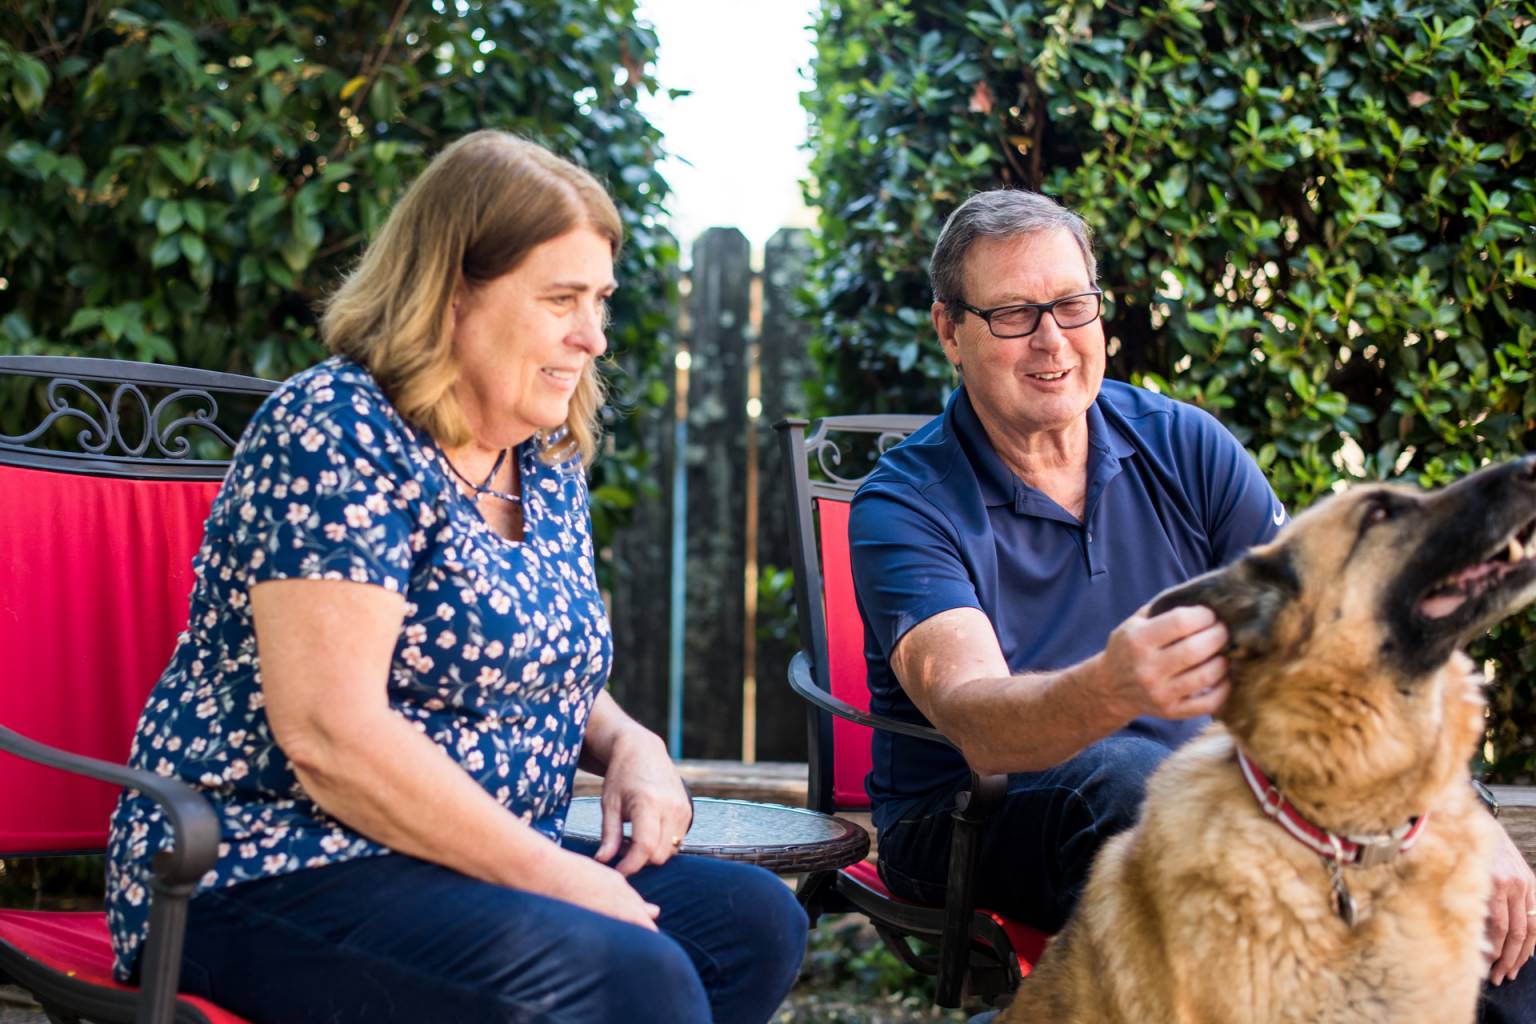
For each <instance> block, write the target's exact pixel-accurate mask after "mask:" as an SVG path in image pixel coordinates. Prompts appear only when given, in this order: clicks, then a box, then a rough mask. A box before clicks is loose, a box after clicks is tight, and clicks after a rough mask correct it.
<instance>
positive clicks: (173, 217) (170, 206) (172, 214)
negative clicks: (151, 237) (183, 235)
mask: <svg viewBox="0 0 1536 1024" xmlns="http://www.w3.org/2000/svg"><path fill="white" fill-rule="evenodd" d="M184 222H185V221H184V218H183V217H182V215H181V204H180V203H178V202H177V201H176V200H174V199H172V200H168V201H166V202H163V203H161V204H160V212H159V213H158V214H156V215H155V230H156V231H158V232H160V233H161V234H162V235H174V234H175V233H176V232H177V231H178V230H179V229H180V228H181V225H182V224H183V223H184Z"/></svg>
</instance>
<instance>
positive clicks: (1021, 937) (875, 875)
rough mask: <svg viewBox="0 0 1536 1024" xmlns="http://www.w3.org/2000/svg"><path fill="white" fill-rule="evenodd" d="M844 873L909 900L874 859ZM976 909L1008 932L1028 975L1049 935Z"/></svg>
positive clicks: (1023, 972) (1022, 973)
mask: <svg viewBox="0 0 1536 1024" xmlns="http://www.w3.org/2000/svg"><path fill="white" fill-rule="evenodd" d="M843 873H844V874H846V875H848V876H849V877H851V878H852V879H854V881H856V882H858V883H859V884H860V885H863V886H865V887H866V888H869V889H873V890H874V891H875V892H878V893H879V894H880V895H881V896H884V897H885V898H886V899H888V900H890V901H891V902H892V903H907V904H912V901H911V900H904V899H902V898H901V897H900V896H893V895H891V890H889V889H887V888H886V887H885V883H884V882H883V881H881V880H880V873H879V871H877V870H876V869H875V865H874V862H873V861H867V860H861V861H859V862H858V863H857V864H850V865H848V866H847V867H846V868H843ZM913 905H915V904H913ZM977 913H981V914H986V915H987V916H988V917H990V918H991V919H992V920H994V921H996V922H997V923H998V925H999V926H1000V927H1001V928H1002V929H1003V933H1004V934H1005V935H1007V936H1008V942H1009V944H1010V945H1011V946H1013V952H1014V955H1015V956H1017V957H1018V959H1019V976H1020V977H1028V975H1029V972H1030V971H1031V970H1033V969H1034V966H1035V964H1037V963H1039V962H1040V954H1041V953H1042V952H1043V951H1044V950H1045V943H1046V941H1047V940H1048V939H1049V938H1050V936H1049V935H1047V934H1046V933H1045V932H1042V931H1040V930H1039V929H1037V928H1031V927H1030V926H1029V925H1027V924H1021V923H1019V922H1018V921H1013V920H1010V919H1008V918H1006V917H1004V916H1003V915H1002V914H999V913H997V912H996V911H993V910H982V909H980V908H977Z"/></svg>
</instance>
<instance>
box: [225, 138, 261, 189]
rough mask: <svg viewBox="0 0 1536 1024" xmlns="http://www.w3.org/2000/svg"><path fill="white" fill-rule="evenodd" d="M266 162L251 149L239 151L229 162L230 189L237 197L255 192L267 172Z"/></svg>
mask: <svg viewBox="0 0 1536 1024" xmlns="http://www.w3.org/2000/svg"><path fill="white" fill-rule="evenodd" d="M266 167H267V165H266V161H265V160H263V159H261V157H259V156H257V155H256V154H255V153H253V152H251V151H250V150H249V149H237V150H235V152H234V154H233V155H232V156H231V157H230V160H229V187H230V188H232V189H234V191H235V194H236V195H237V196H243V195H245V194H246V193H247V192H250V191H252V190H254V188H255V186H256V184H257V183H258V182H260V181H261V177H262V174H263V173H264V172H265V171H266Z"/></svg>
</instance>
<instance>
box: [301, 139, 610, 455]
mask: <svg viewBox="0 0 1536 1024" xmlns="http://www.w3.org/2000/svg"><path fill="white" fill-rule="evenodd" d="M580 227H588V228H591V229H592V230H593V231H596V232H597V233H598V234H600V235H602V236H603V237H605V238H607V239H608V241H609V242H610V243H611V244H612V246H613V253H614V255H618V251H619V246H620V244H621V243H622V242H623V240H624V229H623V225H622V224H621V222H620V220H619V211H618V210H617V209H616V208H615V207H614V205H613V200H612V199H610V198H609V196H608V193H607V191H606V190H605V189H604V188H603V186H602V185H601V184H599V183H598V181H597V179H596V178H594V177H593V176H592V175H591V174H590V173H588V172H587V171H585V170H583V169H582V168H580V167H577V166H576V165H575V164H573V163H571V162H570V161H569V160H565V159H562V158H561V157H558V156H556V155H555V154H553V153H551V152H550V151H549V150H547V149H545V148H544V147H543V146H540V145H538V144H537V143H534V142H530V141H528V140H527V139H524V138H520V137H518V136H516V135H513V134H511V133H510V132H501V131H478V132H475V133H473V134H471V135H466V136H465V137H464V138H462V139H459V140H458V141H457V142H455V143H453V144H452V145H450V146H448V147H447V148H446V149H444V150H443V151H442V152H441V153H439V154H438V155H437V156H436V157H435V158H434V159H433V160H432V162H431V163H430V164H428V165H427V169H426V170H425V171H423V172H422V174H421V177H419V178H417V179H416V181H415V182H414V183H413V184H412V185H411V187H410V188H409V189H407V190H406V193H405V195H404V196H403V197H402V198H401V199H400V202H399V203H398V204H396V206H395V208H394V210H393V211H392V212H391V213H390V215H389V219H388V220H387V221H386V222H385V224H384V227H383V228H382V229H381V230H380V231H379V233H378V236H377V237H376V238H374V239H373V241H372V242H371V243H370V244H369V246H368V249H367V251H366V252H364V253H363V257H362V259H361V260H360V261H359V262H358V264H357V266H356V268H354V269H353V271H352V272H351V273H350V274H349V275H348V276H347V278H346V280H345V281H343V282H342V284H341V286H340V287H339V288H337V289H336V292H335V293H334V294H333V295H331V297H330V298H329V299H328V300H327V301H326V303H325V312H324V314H323V315H322V317H321V320H320V336H321V338H322V339H323V340H324V342H325V345H326V347H327V348H328V349H330V350H331V351H332V352H335V353H337V354H339V355H344V356H347V357H349V358H351V359H353V360H356V361H357V362H359V363H361V364H362V365H363V366H365V367H367V368H368V372H369V373H371V374H372V375H373V378H374V380H376V381H378V384H379V387H380V388H382V389H383V391H384V393H385V394H386V395H388V396H389V400H390V401H391V402H393V403H394V406H395V408H396V409H398V410H399V412H400V414H401V415H402V416H404V417H405V418H406V419H407V420H409V421H411V422H412V423H413V424H415V425H416V426H418V427H420V428H421V429H423V430H425V431H426V432H427V433H429V434H431V435H432V437H433V438H434V439H436V440H437V442H438V443H439V444H442V445H444V446H447V447H452V446H455V445H461V444H464V443H466V442H467V441H469V439H470V430H469V423H468V421H467V420H466V418H465V415H464V411H463V409H462V408H461V407H460V405H459V402H458V400H457V399H456V398H455V397H454V394H453V387H454V385H455V384H456V383H457V382H458V379H459V365H458V361H457V360H456V359H455V358H454V354H453V337H452V332H451V330H450V329H449V325H450V322H451V316H452V311H453V299H454V295H455V293H456V292H457V291H458V289H459V288H460V287H461V286H462V285H466V284H467V285H478V284H484V283H486V282H488V281H491V280H493V279H495V278H497V277H500V276H501V275H502V274H505V273H507V272H509V271H511V270H515V269H516V268H517V266H518V265H519V264H520V263H521V262H522V261H523V259H524V258H525V257H526V256H527V255H528V253H529V252H531V251H532V250H533V249H534V248H536V247H537V246H539V245H542V244H543V243H545V242H547V241H549V240H550V239H552V238H558V237H559V236H561V235H563V234H565V233H566V232H568V231H571V230H574V229H576V228H580ZM602 402H603V382H602V377H601V376H600V375H599V373H598V371H597V367H596V366H595V365H594V364H592V363H590V362H589V363H588V364H587V367H586V369H585V370H583V371H582V375H581V381H580V382H579V383H578V384H577V386H576V392H575V394H574V395H572V397H571V407H570V412H569V413H568V415H567V417H566V422H565V427H564V429H563V430H556V431H553V432H551V434H550V435H549V436H548V437H546V438H545V441H546V445H545V449H544V451H543V453H542V454H543V457H544V459H545V461H547V462H551V463H553V462H563V461H565V460H567V459H569V458H570V457H571V456H572V455H576V454H578V453H579V454H580V456H581V460H582V462H583V463H590V462H591V459H592V455H593V453H594V452H595V451H596V449H597V442H598V436H599V433H600V426H599V422H598V411H599V409H600V408H601V406H602Z"/></svg>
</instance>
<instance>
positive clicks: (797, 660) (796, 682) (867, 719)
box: [789, 651, 954, 747]
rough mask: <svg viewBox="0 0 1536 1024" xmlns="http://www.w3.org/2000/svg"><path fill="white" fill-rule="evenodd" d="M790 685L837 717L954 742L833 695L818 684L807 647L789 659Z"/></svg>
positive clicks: (931, 730)
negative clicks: (806, 651) (805, 650)
mask: <svg viewBox="0 0 1536 1024" xmlns="http://www.w3.org/2000/svg"><path fill="white" fill-rule="evenodd" d="M789 685H790V688H791V689H793V690H794V691H795V692H796V693H798V694H799V695H800V697H801V698H802V699H803V700H806V701H809V702H810V703H812V704H814V705H816V706H817V707H818V708H821V709H822V710H823V711H830V712H831V713H832V714H834V715H836V716H837V717H838V718H845V719H847V720H848V721H850V722H857V723H858V724H859V725H867V726H869V727H870V728H871V729H881V730H883V731H885V732H898V733H901V734H902V735H903V736H915V737H917V738H918V739H920V740H928V741H929V742H932V743H942V744H944V745H945V746H946V747H953V746H954V744H953V743H951V742H950V741H949V740H948V739H947V738H945V736H944V734H943V733H941V732H939V730H937V729H935V728H933V727H932V726H927V725H917V724H915V723H913V722H901V721H898V720H896V719H894V718H887V717H886V716H885V715H877V714H875V713H874V712H872V711H863V710H860V709H859V708H856V707H854V706H853V705H852V704H849V703H848V702H847V701H845V700H841V699H840V698H837V697H834V696H832V695H831V694H830V693H828V692H827V691H826V690H823V689H822V688H821V687H819V686H817V685H816V680H815V679H814V678H813V677H812V676H811V659H810V658H809V657H807V656H806V653H805V652H804V651H799V652H797V653H796V654H795V656H794V658H793V659H792V660H791V661H790V663H789Z"/></svg>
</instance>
